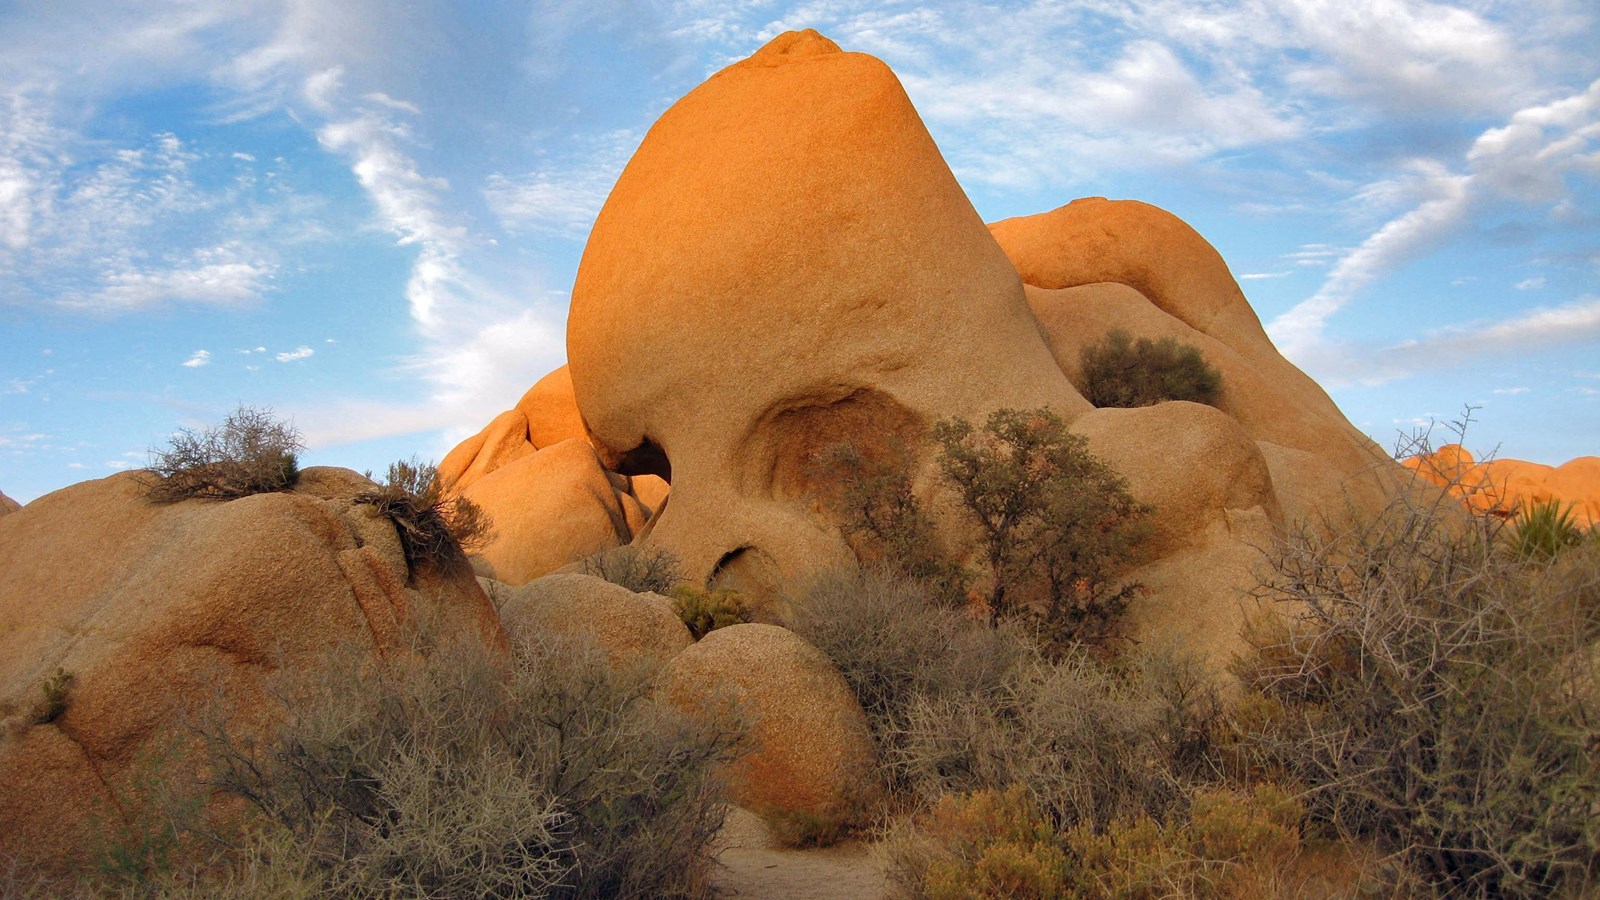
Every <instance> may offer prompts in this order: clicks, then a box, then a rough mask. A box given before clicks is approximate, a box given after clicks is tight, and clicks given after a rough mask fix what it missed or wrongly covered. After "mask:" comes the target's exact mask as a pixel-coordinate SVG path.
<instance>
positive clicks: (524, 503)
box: [461, 438, 641, 585]
mask: <svg viewBox="0 0 1600 900" xmlns="http://www.w3.org/2000/svg"><path fill="white" fill-rule="evenodd" d="M461 493H462V496H464V497H466V498H468V499H470V500H472V501H473V502H474V503H477V504H478V505H479V506H481V507H483V510H484V512H486V513H488V514H489V517H490V519H491V520H492V521H493V523H494V533H495V536H494V540H493V542H491V543H490V544H489V545H488V546H487V547H485V548H484V549H483V550H482V551H480V552H479V554H478V556H479V561H480V566H479V568H480V574H486V575H489V576H491V577H493V578H495V579H497V580H499V581H503V582H506V583H507V584H513V585H515V584H524V583H526V582H528V581H532V580H533V579H535V578H538V577H539V576H541V575H544V574H547V573H549V572H553V571H555V570H556V569H559V568H561V567H562V566H564V565H566V564H568V563H570V562H574V561H576V560H579V559H582V558H584V557H585V556H588V555H590V554H592V553H597V552H599V551H601V550H605V549H608V548H611V547H616V546H619V545H621V544H626V543H628V542H629V541H630V540H632V538H633V532H632V528H631V527H630V525H629V509H628V508H626V507H625V506H624V502H623V495H622V494H621V493H620V492H618V490H617V488H616V485H615V484H613V483H612V481H611V479H610V478H609V477H608V476H607V473H606V471H605V470H604V469H602V468H601V467H600V459H599V457H597V456H596V455H595V452H594V448H593V447H591V446H590V445H589V444H588V442H586V441H584V440H581V439H579V438H572V439H569V440H566V441H562V442H561V443H559V444H556V445H554V446H551V447H546V448H544V449H543V450H539V451H536V452H530V453H529V454H528V455H526V456H522V457H520V458H518V459H517V460H515V461H514V462H512V463H509V464H507V465H503V466H500V467H499V468H497V469H495V470H494V471H492V472H490V473H489V474H488V475H485V476H483V477H482V478H479V479H477V480H475V481H473V482H471V483H470V484H469V485H468V486H467V488H466V490H464V491H462V492H461ZM627 499H630V500H631V499H632V498H627ZM632 516H633V518H634V519H635V520H639V519H640V518H641V513H640V512H639V511H638V510H637V509H633V510H632Z"/></svg>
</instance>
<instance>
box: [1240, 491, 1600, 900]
mask: <svg viewBox="0 0 1600 900" xmlns="http://www.w3.org/2000/svg"><path fill="white" fill-rule="evenodd" d="M1503 527H1504V525H1503V523H1502V522H1500V520H1498V519H1495V518H1493V517H1473V516H1470V515H1468V514H1467V513H1466V512H1465V511H1464V510H1463V509H1462V507H1461V506H1460V505H1459V504H1458V503H1457V502H1456V501H1455V500H1454V499H1453V498H1452V497H1451V496H1450V495H1449V494H1448V493H1447V492H1407V493H1402V494H1399V495H1397V497H1396V499H1395V500H1394V501H1393V502H1392V503H1391V504H1390V505H1389V507H1388V508H1386V509H1385V510H1383V511H1382V513H1381V514H1380V515H1378V516H1377V517H1376V518H1374V519H1370V520H1365V521H1358V522H1357V523H1355V524H1354V525H1353V526H1351V527H1348V528H1342V529H1333V530H1331V533H1330V531H1328V530H1318V531H1302V532H1299V533H1296V534H1294V535H1291V537H1290V538H1289V540H1287V541H1286V542H1285V544H1284V546H1283V547H1281V548H1280V550H1279V551H1278V552H1277V553H1276V555H1275V558H1274V565H1273V568H1274V571H1273V573H1272V575H1271V577H1270V578H1269V581H1268V584H1267V585H1266V586H1265V588H1264V591H1263V593H1264V594H1265V595H1266V596H1270V597H1274V598H1276V599H1280V600H1284V601H1287V602H1289V603H1291V604H1292V606H1291V607H1290V608H1291V609H1294V610H1298V611H1299V613H1300V621H1299V622H1297V623H1295V624H1294V626H1293V627H1288V628H1282V629H1279V630H1277V631H1276V632H1275V633H1269V634H1268V635H1267V636H1266V638H1265V639H1264V640H1263V639H1261V638H1259V637H1258V654H1257V656H1256V658H1255V660H1254V665H1253V667H1246V668H1245V669H1244V670H1243V673H1244V675H1245V679H1246V683H1247V684H1250V685H1253V686H1254V687H1255V688H1257V689H1258V690H1260V691H1261V692H1262V693H1263V694H1265V695H1266V696H1267V697H1269V698H1272V699H1274V700H1276V701H1277V702H1278V703H1280V704H1281V705H1282V707H1283V713H1282V714H1280V715H1278V716H1276V717H1274V722H1273V723H1272V724H1273V726H1274V727H1273V728H1270V729H1265V730H1264V731H1263V733H1261V734H1259V735H1258V736H1257V737H1256V739H1255V742H1256V743H1257V745H1258V747H1259V749H1260V750H1261V751H1263V752H1262V756H1264V757H1268V758H1271V759H1272V760H1274V764H1275V765H1278V766H1281V767H1282V768H1284V769H1285V770H1287V771H1288V772H1290V773H1291V774H1292V775H1293V776H1295V777H1296V778H1297V779H1298V780H1300V781H1303V782H1305V783H1307V784H1309V785H1311V786H1312V787H1313V788H1314V789H1315V790H1314V793H1313V794H1312V795H1311V796H1312V797H1313V802H1312V806H1311V811H1312V814H1313V815H1314V816H1315V817H1317V818H1318V819H1319V820H1322V821H1325V822H1327V823H1329V824H1330V825H1331V826H1332V827H1333V828H1334V829H1335V831H1336V833H1338V834H1339V835H1341V836H1343V837H1345V838H1347V839H1350V840H1359V841H1371V842H1374V843H1375V844H1376V845H1377V847H1378V849H1379V850H1380V851H1382V852H1384V853H1388V854H1392V856H1393V859H1394V860H1396V861H1397V862H1398V863H1399V864H1400V868H1399V869H1397V870H1396V871H1395V872H1392V873H1391V877H1392V878H1394V879H1396V880H1397V881H1398V880H1402V879H1405V878H1414V879H1415V880H1416V881H1418V882H1419V883H1421V884H1423V885H1425V886H1426V888H1427V889H1428V890H1430V891H1437V892H1439V893H1446V894H1450V895H1452V896H1466V895H1471V896H1564V895H1575V894H1582V893H1585V892H1587V891H1589V890H1592V888H1593V878H1594V873H1595V872H1596V866H1597V864H1600V827H1597V825H1596V824H1595V823H1596V820H1595V817H1594V810H1595V809H1596V808H1597V805H1600V755H1597V752H1596V745H1595V742H1594V741H1593V739H1592V735H1593V733H1594V731H1593V729H1594V725H1593V723H1594V721H1595V718H1594V717H1595V713H1596V711H1597V710H1596V707H1595V704H1596V702H1597V701H1600V692H1597V691H1596V690H1594V688H1593V687H1592V686H1591V685H1593V684H1594V680H1593V678H1592V675H1590V674H1586V673H1587V672H1588V671H1589V667H1590V666H1592V663H1589V662H1587V661H1588V660H1590V659H1592V649H1591V648H1592V647H1593V645H1594V642H1595V640H1596V638H1597V637H1600V609H1597V604H1596V602H1595V597H1594V594H1595V593H1596V590H1595V587H1594V582H1593V579H1592V578H1589V577H1587V576H1584V575H1583V574H1582V573H1583V572H1585V571H1588V570H1586V569H1584V568H1582V567H1581V564H1583V563H1585V562H1586V561H1585V560H1583V559H1580V558H1578V557H1579V556H1581V554H1563V556H1564V557H1565V556H1572V557H1573V560H1572V561H1571V562H1567V561H1564V560H1562V559H1561V558H1555V559H1551V558H1544V559H1543V561H1542V562H1540V561H1538V558H1535V560H1534V561H1525V560H1523V559H1520V558H1519V557H1518V555H1517V554H1514V553H1508V552H1505V546H1504V544H1505V542H1504V540H1503V537H1502V535H1501V533H1500V532H1501V529H1502V528H1503Z"/></svg>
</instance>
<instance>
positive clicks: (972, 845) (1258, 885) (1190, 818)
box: [884, 784, 1305, 900]
mask: <svg viewBox="0 0 1600 900" xmlns="http://www.w3.org/2000/svg"><path fill="white" fill-rule="evenodd" d="M1304 818H1305V808H1304V806H1303V805H1302V804H1301V803H1300V801H1299V800H1297V799H1296V798H1294V797H1293V796H1292V795H1290V794H1289V793H1287V792H1285V791H1284V790H1282V789H1281V788H1279V787H1277V786H1276V785H1271V784H1262V785H1257V786H1256V787H1255V788H1253V789H1251V790H1235V789H1208V790H1202V791H1199V792H1197V793H1196V794H1195V795H1194V797H1193V798H1192V799H1191V800H1190V802H1189V803H1188V805H1187V808H1185V809H1182V810H1178V811H1177V812H1176V813H1175V814H1174V815H1173V816H1172V817H1171V818H1170V819H1169V820H1168V821H1166V822H1165V823H1163V822H1161V821H1159V820H1157V819H1155V818H1153V817H1151V816H1149V815H1144V814H1140V815H1136V816H1131V817H1127V818H1118V819H1114V820H1112V821H1111V822H1109V823H1107V824H1106V826H1105V827H1103V828H1095V827H1092V826H1090V825H1089V824H1087V823H1085V824H1080V825H1077V826H1074V827H1072V828H1069V829H1067V830H1066V831H1064V832H1063V831H1059V830H1058V829H1057V828H1056V826H1055V824H1054V823H1053V822H1052V821H1051V819H1050V817H1049V816H1048V815H1046V814H1044V812H1043V811H1041V810H1039V809H1038V807H1037V806H1036V805H1034V803H1033V802H1032V801H1031V800H1030V799H1029V797H1028V795H1027V793H1026V792H1025V791H1023V790H1022V789H1020V788H1018V787H1013V788H1010V789H1009V790H1006V791H1003V792H1001V791H994V790H983V791H974V792H970V793H962V794H951V795H947V796H945V797H942V798H940V799H939V801H938V803H936V804H935V805H934V806H933V808H932V809H931V810H930V811H929V812H928V813H926V814H924V815H922V816H920V817H918V818H917V819H915V820H913V821H912V822H909V823H905V824H903V825H901V826H900V827H898V828H895V829H893V830H891V831H890V833H889V835H888V837H887V839H886V840H885V844H884V846H885V850H886V855H887V856H888V860H889V875H890V879H891V881H893V882H894V883H895V885H896V886H897V887H899V888H900V889H901V890H902V891H903V892H904V893H906V894H909V895H910V896H914V897H926V898H930V900H934V898H952V900H954V898H964V897H983V898H996V900H999V898H1011V897H1038V898H1058V897H1086V898H1114V897H1115V898H1160V897H1211V898H1218V900H1232V898H1239V897H1278V896H1290V895H1292V894H1291V892H1290V891H1289V890H1287V889H1288V888H1289V887H1290V886H1291V882H1292V881H1293V880H1294V879H1293V878H1292V877H1291V876H1290V875H1289V874H1288V870H1289V869H1290V867H1291V865H1292V864H1293V863H1294V861H1295V859H1296V857H1297V856H1298V855H1299V854H1300V850H1301V828H1302V822H1303V820H1304Z"/></svg>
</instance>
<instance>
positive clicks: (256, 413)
mask: <svg viewBox="0 0 1600 900" xmlns="http://www.w3.org/2000/svg"><path fill="white" fill-rule="evenodd" d="M304 449H305V444H304V443H303V442H302V440H301V437H300V432H299V431H298V430H296V429H295V427H294V426H293V425H290V424H289V423H287V422H280V421H278V420H277V419H275V418H273V415H272V410H271V409H266V408H262V409H257V408H256V407H253V406H243V405H241V406H240V407H239V408H238V409H236V410H234V411H233V412H232V413H231V414H229V416H228V417H227V418H226V419H224V420H223V421H222V424H221V425H219V426H217V427H215V428H211V429H207V430H205V431H193V430H190V429H188V428H185V429H183V430H181V431H179V432H178V433H177V434H175V435H173V436H172V440H171V442H170V443H169V444H168V445H167V447H166V449H164V450H151V451H150V471H151V472H152V473H153V474H154V475H156V476H157V479H156V480H152V481H150V482H149V484H148V489H149V497H150V499H152V500H155V501H157V502H161V503H175V502H178V501H180V500H190V499H196V498H203V499H212V500H232V499H235V498H238V497H248V496H250V495H251V494H265V493H271V492H273V491H283V490H288V489H289V488H290V487H291V486H292V485H293V484H294V482H295V479H296V478H298V477H299V474H300V469H299V462H298V456H297V455H298V454H299V453H300V451H301V450H304Z"/></svg>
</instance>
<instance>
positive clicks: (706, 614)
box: [672, 584, 750, 641]
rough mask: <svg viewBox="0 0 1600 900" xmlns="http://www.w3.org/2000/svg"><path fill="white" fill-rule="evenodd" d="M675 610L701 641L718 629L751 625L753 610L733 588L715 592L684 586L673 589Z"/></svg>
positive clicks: (695, 637) (691, 632) (690, 631)
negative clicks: (744, 624)
mask: <svg viewBox="0 0 1600 900" xmlns="http://www.w3.org/2000/svg"><path fill="white" fill-rule="evenodd" d="M672 608H673V610H675V611H676V612H677V613H678V618H680V619H682V620H683V624H685V625H687V626H689V633H690V634H692V635H694V639H695V640H697V641H698V640H700V639H701V638H703V637H705V636H706V635H708V634H710V633H711V632H713V631H716V630H717V629H718V628H726V627H727V626H729V625H739V624H742V623H745V622H749V621H750V608H749V607H748V606H746V605H745V602H744V599H743V598H742V597H740V596H739V594H738V592H737V591H734V590H731V589H729V588H721V589H718V590H714V591H713V590H702V589H700V588H697V587H694V586H693V585H688V584H680V585H678V586H677V587H675V588H673V589H672Z"/></svg>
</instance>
